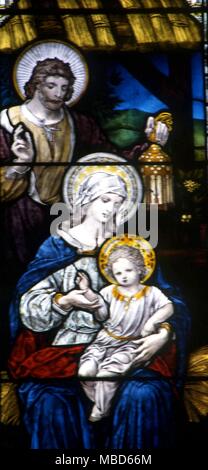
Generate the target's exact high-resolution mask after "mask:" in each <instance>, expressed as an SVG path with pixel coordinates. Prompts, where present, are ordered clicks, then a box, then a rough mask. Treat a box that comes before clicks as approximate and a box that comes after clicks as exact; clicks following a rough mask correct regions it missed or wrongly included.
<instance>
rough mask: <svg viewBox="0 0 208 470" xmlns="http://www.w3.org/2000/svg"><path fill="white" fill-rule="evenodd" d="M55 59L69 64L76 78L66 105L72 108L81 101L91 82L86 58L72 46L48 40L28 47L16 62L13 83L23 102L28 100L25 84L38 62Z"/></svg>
mask: <svg viewBox="0 0 208 470" xmlns="http://www.w3.org/2000/svg"><path fill="white" fill-rule="evenodd" d="M54 58H57V59H60V60H62V61H63V62H64V63H67V64H69V65H70V67H71V70H72V72H73V74H74V76H75V82H74V85H73V94H72V97H71V98H70V100H69V101H67V103H66V104H67V105H68V106H72V105H73V104H74V103H76V102H77V101H78V100H79V99H80V97H81V95H82V94H83V93H84V91H85V90H86V88H87V85H88V80H89V74H88V67H87V64H86V62H85V59H84V57H83V56H82V55H81V53H80V52H79V50H78V49H76V47H74V46H72V45H71V44H68V43H67V42H63V41H58V40H55V39H54V40H53V39H51V40H50V39H48V40H44V41H39V42H36V43H34V44H32V45H30V46H28V47H27V48H26V49H24V51H23V52H22V53H21V54H20V55H19V56H18V58H17V60H16V63H15V66H14V70H13V81H14V85H15V88H16V91H17V93H18V95H19V96H20V97H21V98H22V99H23V100H25V98H26V96H25V90H24V87H25V84H26V83H27V82H28V80H29V79H30V77H31V75H32V71H33V69H34V67H35V66H36V65H37V62H38V61H42V60H45V59H54Z"/></svg>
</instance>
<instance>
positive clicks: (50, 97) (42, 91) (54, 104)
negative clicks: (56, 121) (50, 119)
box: [37, 75, 69, 110]
mask: <svg viewBox="0 0 208 470" xmlns="http://www.w3.org/2000/svg"><path fill="white" fill-rule="evenodd" d="M68 89H69V82H68V80H67V78H64V77H60V76H58V75H57V76H52V75H51V76H48V77H47V78H46V79H45V80H44V82H43V83H40V84H39V85H38V86H37V94H38V98H39V100H40V102H41V103H42V104H43V106H45V108H47V109H50V110H57V109H60V108H61V107H62V106H63V104H64V101H65V97H66V95H67V92H68Z"/></svg>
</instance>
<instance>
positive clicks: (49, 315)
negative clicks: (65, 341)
mask: <svg viewBox="0 0 208 470" xmlns="http://www.w3.org/2000/svg"><path fill="white" fill-rule="evenodd" d="M63 272H64V270H60V271H58V272H57V273H56V274H55V275H51V276H49V277H47V278H46V279H44V280H43V281H41V282H39V283H38V284H36V285H35V286H34V287H32V289H30V290H29V291H28V292H26V293H25V294H24V295H23V296H22V298H21V302H20V315H21V320H22V322H23V324H24V325H25V326H26V327H27V328H29V329H31V330H33V331H48V330H50V329H52V328H55V327H56V326H59V325H60V324H61V323H62V322H63V320H65V318H66V316H67V315H68V313H69V311H66V310H63V309H62V308H61V307H60V306H58V305H57V304H56V303H55V302H54V296H55V295H56V294H57V293H60V292H61V290H62V279H63Z"/></svg>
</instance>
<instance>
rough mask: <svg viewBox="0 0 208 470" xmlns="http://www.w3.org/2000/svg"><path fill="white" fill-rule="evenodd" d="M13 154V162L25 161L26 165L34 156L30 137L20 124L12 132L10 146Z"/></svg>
mask: <svg viewBox="0 0 208 470" xmlns="http://www.w3.org/2000/svg"><path fill="white" fill-rule="evenodd" d="M11 150H12V152H13V154H14V155H15V156H16V157H17V158H16V159H15V160H14V162H15V163H25V165H26V166H27V165H28V164H29V163H31V162H32V161H33V159H34V156H35V150H34V146H33V141H32V137H31V135H30V132H29V131H26V130H25V128H24V126H23V125H22V124H19V125H18V126H17V127H16V128H15V130H14V133H13V144H12V146H11Z"/></svg>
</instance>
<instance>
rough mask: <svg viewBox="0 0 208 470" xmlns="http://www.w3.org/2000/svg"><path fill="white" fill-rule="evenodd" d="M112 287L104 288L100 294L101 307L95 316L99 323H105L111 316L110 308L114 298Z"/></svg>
mask: <svg viewBox="0 0 208 470" xmlns="http://www.w3.org/2000/svg"><path fill="white" fill-rule="evenodd" d="M111 290H112V286H107V287H104V288H103V289H101V290H100V292H99V297H100V302H101V307H99V308H98V310H97V312H96V314H95V316H96V319H97V320H98V321H105V320H107V318H108V316H109V306H110V301H111V298H112V295H111Z"/></svg>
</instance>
